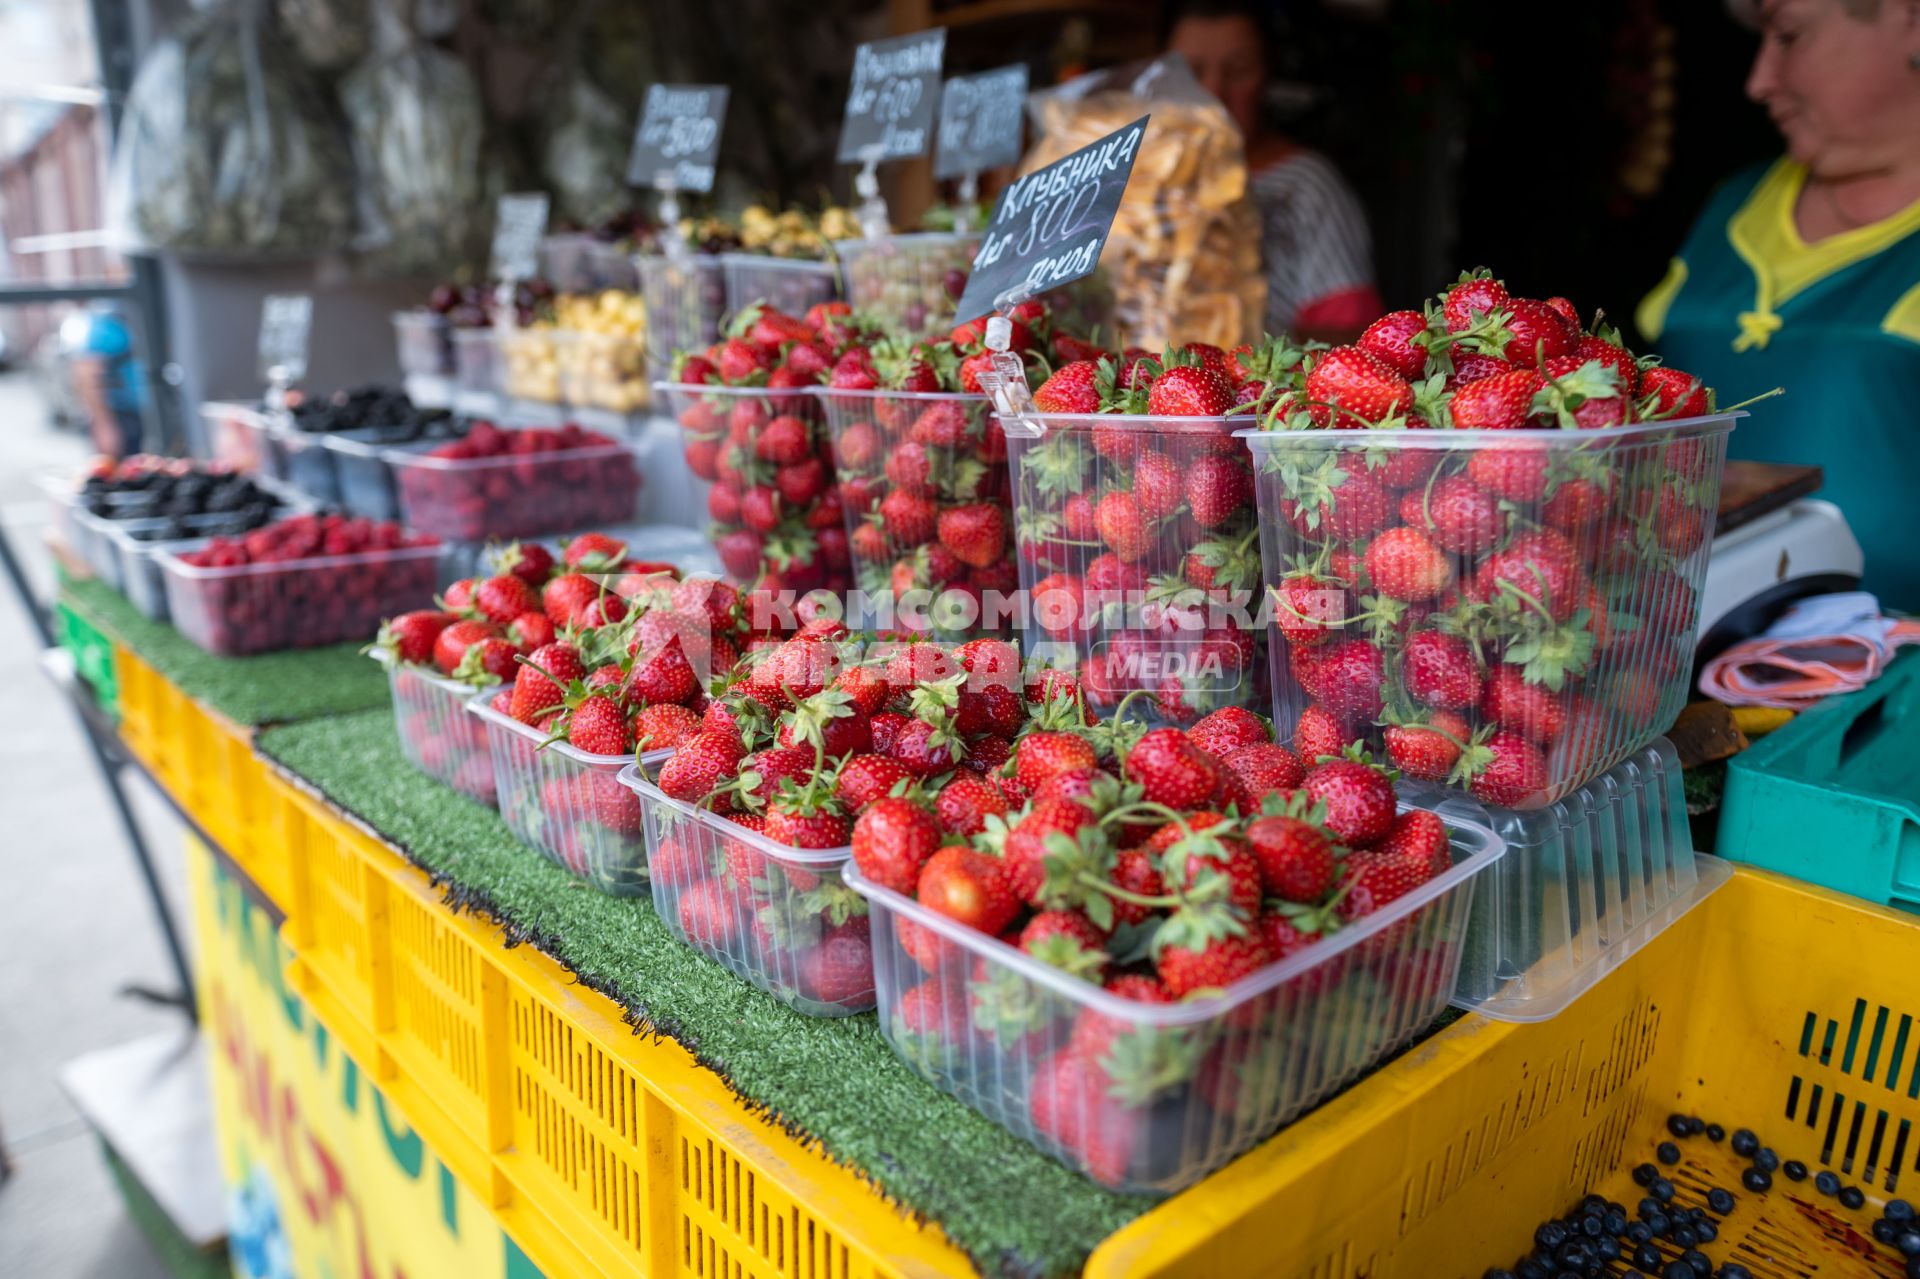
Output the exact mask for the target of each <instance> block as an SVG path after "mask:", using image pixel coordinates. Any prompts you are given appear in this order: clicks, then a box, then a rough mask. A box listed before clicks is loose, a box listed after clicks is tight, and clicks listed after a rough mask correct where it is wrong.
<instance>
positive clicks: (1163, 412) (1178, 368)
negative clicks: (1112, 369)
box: [1147, 364, 1234, 417]
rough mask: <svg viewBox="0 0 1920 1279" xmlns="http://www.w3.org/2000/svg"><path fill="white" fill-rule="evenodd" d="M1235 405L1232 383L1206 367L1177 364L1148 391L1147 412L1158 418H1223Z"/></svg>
mask: <svg viewBox="0 0 1920 1279" xmlns="http://www.w3.org/2000/svg"><path fill="white" fill-rule="evenodd" d="M1233 404H1234V393H1233V383H1231V382H1229V381H1228V380H1227V378H1226V375H1225V374H1223V373H1221V372H1220V370H1218V369H1210V368H1207V367H1206V366H1205V365H1192V364H1176V365H1174V366H1173V367H1172V368H1170V369H1167V370H1166V371H1165V372H1163V373H1162V374H1161V375H1160V376H1159V377H1157V378H1155V379H1154V381H1153V385H1152V386H1151V387H1149V388H1148V390H1147V412H1149V413H1151V414H1153V415H1155V416H1156V417H1220V416H1223V415H1224V414H1225V413H1226V411H1227V410H1228V409H1230V408H1232V407H1233Z"/></svg>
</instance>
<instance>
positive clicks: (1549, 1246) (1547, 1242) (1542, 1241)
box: [1533, 1221, 1567, 1252]
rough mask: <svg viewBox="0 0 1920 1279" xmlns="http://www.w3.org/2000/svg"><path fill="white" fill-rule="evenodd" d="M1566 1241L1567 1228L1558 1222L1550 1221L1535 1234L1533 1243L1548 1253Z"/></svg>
mask: <svg viewBox="0 0 1920 1279" xmlns="http://www.w3.org/2000/svg"><path fill="white" fill-rule="evenodd" d="M1566 1241H1567V1228H1566V1227H1565V1226H1563V1225H1561V1224H1560V1223H1559V1222H1557V1221H1549V1222H1547V1223H1545V1224H1544V1225H1542V1226H1541V1227H1540V1228H1539V1229H1538V1230H1536V1231H1534V1232H1533V1242H1534V1243H1535V1244H1537V1245H1538V1246H1539V1247H1541V1248H1544V1249H1545V1250H1546V1251H1548V1252H1552V1251H1553V1250H1554V1249H1555V1248H1558V1247H1559V1246H1560V1245H1561V1244H1563V1243H1565V1242H1566Z"/></svg>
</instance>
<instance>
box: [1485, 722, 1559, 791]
mask: <svg viewBox="0 0 1920 1279" xmlns="http://www.w3.org/2000/svg"><path fill="white" fill-rule="evenodd" d="M1486 749H1487V750H1488V751H1489V752H1491V754H1492V760H1491V762H1489V763H1487V764H1486V765H1485V766H1484V767H1482V768H1481V769H1480V770H1479V771H1478V772H1476V773H1475V774H1474V776H1473V781H1472V783H1471V786H1472V790H1473V793H1474V796H1475V797H1476V798H1478V799H1481V800H1484V801H1485V802H1486V803H1489V804H1493V805H1495V806H1497V807H1500V808H1520V807H1525V806H1528V805H1530V804H1537V803H1538V802H1539V801H1540V800H1541V799H1543V798H1544V796H1545V792H1546V788H1547V757H1546V756H1545V755H1543V754H1541V752H1540V748H1539V747H1537V746H1535V745H1534V744H1533V743H1532V742H1530V741H1528V740H1527V739H1526V738H1525V737H1523V736H1522V735H1521V734H1519V733H1515V732H1511V731H1508V730H1504V729H1503V730H1502V731H1500V732H1498V733H1495V734H1494V735H1493V736H1492V737H1490V738H1488V739H1487V743H1486Z"/></svg>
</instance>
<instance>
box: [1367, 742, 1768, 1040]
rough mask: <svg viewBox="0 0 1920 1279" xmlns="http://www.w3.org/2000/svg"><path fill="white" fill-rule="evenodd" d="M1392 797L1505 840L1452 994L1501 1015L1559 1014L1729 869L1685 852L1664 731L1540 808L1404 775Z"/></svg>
mask: <svg viewBox="0 0 1920 1279" xmlns="http://www.w3.org/2000/svg"><path fill="white" fill-rule="evenodd" d="M1401 794H1402V795H1403V796H1404V797H1405V798H1406V799H1407V801H1408V802H1409V803H1412V804H1415V805H1418V806H1419V807H1421V808H1429V809H1431V810H1433V811H1434V812H1436V813H1439V814H1440V815H1441V816H1442V817H1443V818H1445V819H1446V820H1447V821H1448V822H1449V823H1455V822H1470V823H1484V824H1485V825H1486V826H1488V827H1489V828H1490V829H1491V830H1492V831H1493V832H1494V833H1495V834H1496V835H1498V836H1500V837H1501V839H1502V840H1504V841H1505V842H1506V845H1507V853H1506V856H1505V857H1503V858H1501V859H1500V864H1499V865H1498V866H1496V867H1494V868H1493V869H1492V870H1491V871H1489V872H1488V873H1487V877H1486V879H1485V880H1484V881H1482V883H1481V885H1480V889H1479V893H1478V895H1477V896H1476V897H1475V899H1474V904H1473V920H1472V923H1471V924H1470V925H1469V927H1468V929H1467V941H1466V948H1465V953H1464V955H1463V956H1462V958H1461V961H1460V981H1459V984H1458V985H1457V986H1455V987H1454V992H1453V1002H1454V1003H1455V1004H1456V1005H1457V1006H1459V1007H1461V1008H1467V1009H1471V1010H1472V1011H1474V1012H1477V1013H1480V1014H1481V1015H1482V1016H1486V1017H1492V1018H1496V1019H1497V1020H1500V1021H1545V1020H1546V1019H1547V1018H1549V1017H1554V1016H1558V1015H1559V1014H1560V1013H1561V1012H1563V1011H1565V1010H1566V1008H1567V1006H1568V1005H1569V1004H1571V1003H1572V1002H1573V1001H1574V1000H1576V999H1578V998H1579V997H1580V996H1581V995H1583V994H1585V993H1586V992H1587V991H1588V990H1591V989H1592V988H1593V986H1594V985H1595V984H1596V983H1597V982H1599V981H1600V979H1601V978H1603V977H1605V976H1606V975H1607V974H1608V973H1610V972H1612V971H1613V970H1614V969H1615V968H1618V967H1619V966H1620V965H1621V964H1623V963H1625V962H1626V960H1627V959H1628V957H1629V956H1631V955H1632V954H1633V953H1634V952H1635V951H1637V950H1639V949H1640V948H1641V947H1642V946H1644V945H1646V944H1647V943H1648V942H1650V941H1652V940H1653V939H1654V938H1655V937H1657V936H1659V935H1660V933H1662V932H1663V931H1665V930H1666V929H1667V928H1668V927H1669V926H1670V925H1672V924H1673V923H1674V921H1675V920H1677V919H1679V918H1680V917H1681V916H1682V915H1684V914H1686V913H1687V912H1688V911H1689V910H1692V909H1693V908H1694V907H1695V906H1696V905H1698V904H1699V903H1700V902H1702V901H1704V900H1706V898H1707V896H1708V894H1710V893H1712V892H1713V890H1714V889H1716V888H1718V887H1720V885H1721V884H1724V883H1725V882H1726V881H1727V879H1728V877H1729V876H1731V875H1732V874H1733V867H1732V865H1731V864H1730V863H1728V862H1725V861H1723V860H1721V859H1720V858H1718V857H1709V856H1707V855H1706V854H1704V853H1695V852H1694V851H1693V840H1692V836H1691V835H1690V833H1689V831H1688V828H1687V803H1686V795H1685V793H1684V790H1683V788H1682V784H1681V776H1680V757H1679V756H1678V755H1676V754H1675V753H1674V749H1673V745H1672V743H1670V742H1668V741H1667V739H1666V738H1664V737H1659V738H1655V739H1654V740H1653V742H1652V744H1651V745H1648V746H1646V747H1644V748H1643V749H1641V750H1640V751H1638V752H1636V753H1635V754H1633V755H1631V756H1629V757H1628V758H1626V759H1624V760H1622V761H1620V762H1619V763H1618V764H1615V765H1614V766H1613V767H1612V768H1610V769H1608V770H1607V771H1606V772H1604V773H1602V774H1601V775H1600V776H1598V777H1596V778H1594V779H1593V780H1592V781H1590V782H1588V783H1587V784H1586V785H1584V786H1581V787H1579V788H1577V789H1575V790H1573V791H1571V792H1570V793H1568V794H1567V795H1566V796H1564V797H1563V798H1561V799H1559V800H1557V801H1555V802H1554V803H1552V804H1549V805H1547V807H1545V808H1535V809H1529V810H1524V811H1523V810H1515V809H1490V808H1487V807H1486V806H1485V805H1482V804H1481V803H1479V802H1478V801H1477V800H1473V799H1470V798H1468V797H1467V796H1464V795H1461V794H1458V793H1457V792H1454V791H1449V790H1441V789H1423V788H1420V787H1417V786H1412V785H1408V784H1406V783H1404V781H1403V783H1402V785H1401Z"/></svg>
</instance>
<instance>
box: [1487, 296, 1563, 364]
mask: <svg viewBox="0 0 1920 1279" xmlns="http://www.w3.org/2000/svg"><path fill="white" fill-rule="evenodd" d="M1502 309H1503V310H1505V311H1506V313H1507V322H1506V326H1505V327H1506V331H1507V341H1506V344H1505V346H1504V347H1503V348H1502V349H1501V352H1500V354H1501V356H1502V357H1504V358H1505V359H1506V361H1507V363H1509V364H1517V365H1519V366H1520V367H1521V368H1526V369H1537V368H1539V367H1540V366H1541V365H1542V364H1544V363H1545V362H1546V361H1548V360H1551V359H1556V358H1558V357H1560V356H1563V355H1571V354H1573V348H1574V344H1575V343H1576V342H1578V341H1579V340H1580V326H1579V325H1578V324H1576V323H1570V322H1569V321H1568V320H1567V317H1566V316H1564V315H1562V314H1560V312H1558V311H1556V310H1554V309H1553V308H1552V307H1550V306H1548V305H1547V304H1546V303H1545V302H1537V301H1535V300H1534V299H1532V298H1510V299H1508V301H1507V304H1506V306H1505V307H1504V308H1502Z"/></svg>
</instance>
